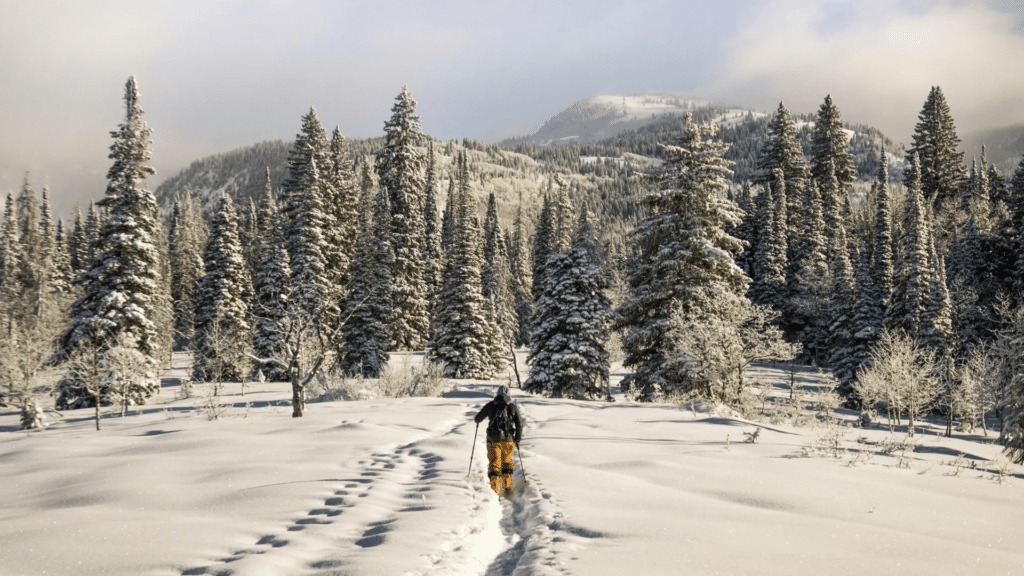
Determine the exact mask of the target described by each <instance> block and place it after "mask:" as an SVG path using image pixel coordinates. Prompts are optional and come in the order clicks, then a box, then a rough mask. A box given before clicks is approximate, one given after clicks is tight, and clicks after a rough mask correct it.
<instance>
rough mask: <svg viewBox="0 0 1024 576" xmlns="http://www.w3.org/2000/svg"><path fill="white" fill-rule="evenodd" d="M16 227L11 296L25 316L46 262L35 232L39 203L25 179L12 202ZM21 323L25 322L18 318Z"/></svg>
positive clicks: (41, 239)
mask: <svg viewBox="0 0 1024 576" xmlns="http://www.w3.org/2000/svg"><path fill="white" fill-rule="evenodd" d="M15 205H16V207H17V224H18V247H19V248H18V260H17V261H16V262H15V269H14V286H13V290H14V292H13V296H14V297H15V298H16V299H17V300H18V303H17V307H18V309H19V314H17V315H16V316H19V315H24V314H28V313H29V310H28V308H29V307H31V306H32V304H31V302H32V301H33V300H34V295H35V294H36V293H37V291H38V288H39V283H40V282H42V281H43V276H44V275H45V273H46V264H47V262H46V261H45V259H44V256H45V255H44V253H43V237H42V234H41V233H40V230H39V202H38V201H37V200H36V193H35V190H33V189H32V185H31V183H30V182H29V180H28V175H27V174H26V175H25V180H24V182H23V183H22V185H21V192H20V193H19V194H18V198H17V200H16V201H15ZM21 321H22V322H25V321H26V320H25V319H24V318H21Z"/></svg>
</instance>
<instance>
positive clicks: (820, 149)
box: [810, 94, 857, 192]
mask: <svg viewBox="0 0 1024 576" xmlns="http://www.w3.org/2000/svg"><path fill="white" fill-rule="evenodd" d="M830 163H831V164H832V170H833V172H834V174H835V177H836V179H837V180H838V181H839V184H840V190H841V191H844V192H845V191H846V190H847V189H848V187H849V186H850V184H852V183H853V181H854V180H856V179H857V168H856V167H855V166H854V165H853V156H852V155H851V154H850V143H849V139H848V138H847V136H846V130H845V126H844V123H843V118H842V115H841V114H840V112H839V108H837V107H836V105H835V103H834V102H833V101H832V95H831V94H829V95H828V96H825V101H824V102H823V103H822V105H821V107H820V108H819V109H818V118H817V122H815V123H814V130H813V131H812V132H811V159H810V168H811V177H812V178H814V179H815V180H817V181H818V183H819V184H821V185H822V186H824V185H825V184H826V182H828V180H829V179H830V178H831V176H830V174H829V170H830V169H829V164H830Z"/></svg>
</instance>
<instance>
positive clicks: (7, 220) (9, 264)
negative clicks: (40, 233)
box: [0, 193, 21, 288]
mask: <svg viewBox="0 0 1024 576" xmlns="http://www.w3.org/2000/svg"><path fill="white" fill-rule="evenodd" d="M16 214H17V211H16V209H15V207H14V197H13V196H11V194H10V193H8V194H7V202H6V204H5V205H4V221H3V229H2V235H0V285H3V286H4V287H5V288H9V287H10V285H11V282H12V278H13V277H14V272H15V270H16V268H17V265H18V259H19V253H20V248H21V245H20V244H19V243H18V223H17V220H16Z"/></svg>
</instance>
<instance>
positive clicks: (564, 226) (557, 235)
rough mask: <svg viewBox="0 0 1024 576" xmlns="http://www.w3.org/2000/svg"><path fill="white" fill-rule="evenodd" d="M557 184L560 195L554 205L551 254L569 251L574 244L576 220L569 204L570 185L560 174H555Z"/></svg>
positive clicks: (549, 245) (550, 242)
mask: <svg viewBox="0 0 1024 576" xmlns="http://www.w3.org/2000/svg"><path fill="white" fill-rule="evenodd" d="M555 183H556V184H557V185H558V194H557V195H556V196H555V200H554V204H553V205H552V209H553V213H552V216H553V218H554V222H553V224H554V225H553V227H552V230H553V232H552V234H551V237H550V239H549V241H548V253H549V254H554V253H555V252H562V251H564V250H568V249H569V246H570V245H571V244H572V235H573V223H574V222H575V220H576V219H575V217H574V216H573V213H574V211H573V209H572V205H571V204H570V203H569V183H568V182H567V181H566V180H565V179H564V178H563V177H562V176H561V175H560V174H555Z"/></svg>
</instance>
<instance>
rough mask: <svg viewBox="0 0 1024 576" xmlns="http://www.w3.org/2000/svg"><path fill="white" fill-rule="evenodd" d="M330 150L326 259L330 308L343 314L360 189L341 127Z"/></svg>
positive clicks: (326, 194)
mask: <svg viewBox="0 0 1024 576" xmlns="http://www.w3.org/2000/svg"><path fill="white" fill-rule="evenodd" d="M330 151H331V154H330V168H329V170H328V171H327V173H326V175H325V185H326V189H325V194H324V204H325V206H324V214H325V220H324V246H325V247H326V250H325V253H324V257H325V259H326V262H325V266H326V275H327V285H328V287H329V290H330V293H331V296H330V301H331V308H332V309H334V310H336V311H337V312H338V313H340V311H341V306H342V305H343V303H344V300H345V291H346V289H347V287H348V284H349V282H351V278H350V277H349V275H348V269H349V266H350V265H351V263H352V258H353V255H354V253H355V242H356V233H357V231H356V226H355V223H356V222H357V220H358V215H357V213H356V208H357V204H358V202H359V188H358V187H357V186H356V182H355V174H354V172H353V171H352V165H351V163H350V160H349V158H348V155H349V151H348V142H346V141H345V137H344V136H342V135H341V130H339V129H338V128H335V129H334V133H333V134H332V135H331V147H330Z"/></svg>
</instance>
